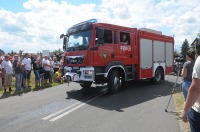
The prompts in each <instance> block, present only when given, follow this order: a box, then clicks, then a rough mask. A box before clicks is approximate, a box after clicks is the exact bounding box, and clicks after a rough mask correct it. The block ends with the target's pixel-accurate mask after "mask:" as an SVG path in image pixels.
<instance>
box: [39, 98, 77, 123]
mask: <svg viewBox="0 0 200 132" xmlns="http://www.w3.org/2000/svg"><path fill="white" fill-rule="evenodd" d="M80 103H81V101H78V102H76V103H75V104H73V105H71V106H68V107H66V108H64V109H62V110H60V111H57V112H55V113H53V114H51V115H49V116H46V117H44V118H42V119H43V120H47V119H49V118H51V117H54V116H56V115H58V114H60V113H62V112H64V111H66V110H68V109H71V108H72V107H75V106H76V105H78V104H80Z"/></svg>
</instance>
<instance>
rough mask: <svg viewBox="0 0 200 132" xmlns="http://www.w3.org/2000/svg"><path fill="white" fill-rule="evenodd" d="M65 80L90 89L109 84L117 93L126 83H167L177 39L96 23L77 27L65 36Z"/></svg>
mask: <svg viewBox="0 0 200 132" xmlns="http://www.w3.org/2000/svg"><path fill="white" fill-rule="evenodd" d="M60 38H63V49H64V50H65V59H64V63H65V68H64V69H65V71H66V74H65V77H66V79H67V80H68V81H73V82H77V83H80V85H81V87H83V88H87V87H90V86H91V85H92V83H95V84H104V83H107V84H108V91H109V92H110V93H115V92H117V91H118V90H119V88H121V87H123V86H124V85H125V84H126V82H127V81H131V80H140V79H150V81H151V82H152V83H153V84H157V83H160V82H161V80H164V77H165V75H166V74H169V73H170V72H171V70H172V65H173V51H174V48H173V47H174V38H173V37H170V36H166V35H162V32H160V31H155V30H151V29H147V28H142V29H137V28H130V27H124V26H118V25H113V24H108V23H101V22H97V21H96V19H91V20H88V21H84V22H81V23H78V24H76V25H74V26H72V27H70V28H69V29H68V30H67V33H66V34H62V35H61V36H60Z"/></svg>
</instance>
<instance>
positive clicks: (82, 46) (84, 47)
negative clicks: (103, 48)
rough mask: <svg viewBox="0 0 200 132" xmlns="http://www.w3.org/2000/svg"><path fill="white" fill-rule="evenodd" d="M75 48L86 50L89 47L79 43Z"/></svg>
mask: <svg viewBox="0 0 200 132" xmlns="http://www.w3.org/2000/svg"><path fill="white" fill-rule="evenodd" d="M75 48H76V49H78V50H86V49H87V48H86V46H84V45H79V46H77V47H75Z"/></svg>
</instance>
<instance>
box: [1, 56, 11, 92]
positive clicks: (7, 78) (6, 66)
mask: <svg viewBox="0 0 200 132" xmlns="http://www.w3.org/2000/svg"><path fill="white" fill-rule="evenodd" d="M1 66H2V74H3V75H4V92H5V93H6V89H7V87H9V92H11V91H12V90H11V84H12V74H13V68H12V64H11V62H10V56H9V55H5V60H4V61H3V62H2V64H1Z"/></svg>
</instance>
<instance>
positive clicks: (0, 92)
mask: <svg viewBox="0 0 200 132" xmlns="http://www.w3.org/2000/svg"><path fill="white" fill-rule="evenodd" d="M59 84H61V83H55V82H52V83H49V84H47V85H44V86H42V87H41V88H40V89H38V88H35V75H34V73H33V72H31V78H30V86H31V87H30V88H26V89H24V90H23V91H22V93H24V94H25V93H28V92H32V91H38V90H42V89H46V88H50V87H53V86H57V85H59ZM11 89H12V92H7V93H4V87H2V89H1V90H0V99H4V98H8V97H10V96H15V95H18V94H17V92H16V91H15V77H14V76H13V77H12V86H11ZM7 91H8V90H7Z"/></svg>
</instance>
